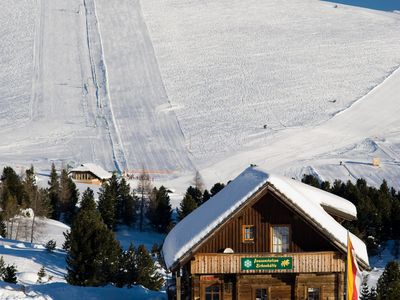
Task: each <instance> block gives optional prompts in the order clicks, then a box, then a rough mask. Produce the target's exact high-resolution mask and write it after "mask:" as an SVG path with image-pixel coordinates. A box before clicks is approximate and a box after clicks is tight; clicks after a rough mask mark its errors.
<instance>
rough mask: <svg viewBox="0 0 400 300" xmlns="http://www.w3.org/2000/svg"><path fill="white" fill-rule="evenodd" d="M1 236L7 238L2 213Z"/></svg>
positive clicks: (0, 222)
mask: <svg viewBox="0 0 400 300" xmlns="http://www.w3.org/2000/svg"><path fill="white" fill-rule="evenodd" d="M0 236H1V237H3V238H5V237H7V227H6V223H5V222H4V219H3V214H2V213H0Z"/></svg>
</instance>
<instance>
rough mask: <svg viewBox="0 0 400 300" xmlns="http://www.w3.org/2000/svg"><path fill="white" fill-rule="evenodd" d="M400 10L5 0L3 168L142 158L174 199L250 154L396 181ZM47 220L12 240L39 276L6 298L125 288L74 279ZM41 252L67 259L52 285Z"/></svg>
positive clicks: (288, 166)
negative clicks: (32, 233)
mask: <svg viewBox="0 0 400 300" xmlns="http://www.w3.org/2000/svg"><path fill="white" fill-rule="evenodd" d="M399 12H400V4H399V3H398V1H395V0H384V1H372V0H366V1H358V0H340V1H339V0H338V1H332V2H328V1H317V0H303V1H300V0H285V1H277V0H273V1H268V2H266V1H262V0H249V1H239V0H230V1H227V0H218V1H209V0H205V1H185V0H146V1H139V0H120V1H107V0H68V1H67V0H21V1H12V0H3V1H2V9H1V10H0V38H1V41H2V42H1V43H0V137H1V138H0V167H3V166H6V165H10V166H13V167H14V168H16V170H17V171H20V170H23V169H24V168H28V167H29V166H30V165H31V164H33V165H34V166H35V169H36V170H38V171H39V173H42V174H43V173H46V172H47V170H48V169H49V168H50V164H51V162H55V163H56V165H57V166H58V167H60V166H61V165H62V164H64V165H67V164H69V165H71V166H77V165H79V164H81V163H86V162H92V163H96V164H99V165H101V166H102V167H104V168H105V169H107V170H110V171H113V170H115V171H120V172H122V171H128V172H133V173H135V172H137V171H138V170H141V169H143V168H144V169H146V170H149V171H151V172H152V174H154V176H156V177H157V179H156V183H155V184H156V185H160V184H165V185H166V186H167V187H168V188H170V189H172V190H174V191H175V193H176V194H175V196H176V199H177V200H175V201H174V202H173V205H174V206H175V207H176V206H178V205H179V201H178V200H180V199H181V195H182V194H183V193H184V190H185V189H186V188H187V186H188V185H189V184H191V183H192V180H193V176H194V173H195V171H196V170H198V171H199V172H200V174H201V175H202V178H203V180H204V182H205V186H206V187H207V188H209V187H211V186H212V184H214V183H215V182H227V181H228V180H231V179H233V178H234V177H236V176H237V175H238V174H239V173H240V172H241V171H242V170H244V169H245V168H246V167H248V166H249V165H250V164H256V165H259V166H261V167H263V168H265V169H266V170H269V171H271V172H273V173H275V174H278V175H285V176H287V177H294V178H297V179H300V178H301V177H302V175H303V174H304V173H308V174H314V175H316V176H318V177H319V178H320V179H321V180H329V181H333V180H335V179H341V180H343V181H347V180H352V181H355V180H356V179H357V178H360V177H362V178H365V179H366V180H367V182H368V183H369V184H371V185H375V186H379V185H380V184H381V182H382V180H383V179H385V180H387V181H388V184H389V185H390V186H393V187H394V188H396V189H398V190H399V189H400V181H399V180H398V178H399V177H400V135H399V133H400V122H398V119H399V118H398V116H399V115H400V105H399V104H398V102H399V100H400V99H399V97H400V69H399V67H400V30H399V28H400V13H399ZM374 158H378V160H379V162H380V163H379V166H374V165H373V164H372V160H373V159H374ZM41 180H42V182H44V183H45V182H46V181H47V178H46V177H45V178H41ZM53 225H54V224H53V223H52V225H51V226H50V227H54V228H57V226H56V225H54V226H53ZM61 226H62V225H61ZM47 231H48V232H49V234H48V236H46V239H44V240H43V241H42V242H41V243H38V245H39V246H35V245H36V244H32V245H31V244H29V243H21V242H19V241H7V242H5V241H3V242H4V243H5V245H6V246H7V245H8V246H7V247H6V246H4V249H3V248H0V250H1V251H0V252H1V254H6V255H9V257H8V258H7V259H6V262H7V263H8V262H10V261H11V260H12V259H16V260H18V259H20V258H21V259H22V260H20V261H19V263H18V266H19V265H25V266H26V269H25V271H24V269H21V272H22V273H21V274H20V278H21V279H23V278H25V280H27V281H26V283H28V281H29V280H30V281H29V283H28V286H29V291H24V290H23V289H25V288H24V287H23V286H22V285H21V286H19V287H15V286H12V287H10V286H9V285H7V284H4V285H3V284H2V286H1V288H0V298H2V299H3V298H4V299H24V297H27V295H29V297H30V298H32V299H49V297H50V298H52V299H63V298H62V297H67V296H66V295H72V296H68V298H69V299H71V297H72V298H73V295H79V297H86V296H87V297H91V296H93V297H94V298H96V297H97V298H101V296H106V295H114V294H113V293H115V290H118V289H114V288H112V287H105V288H99V289H84V288H77V287H70V286H67V285H66V284H65V282H64V279H63V276H64V274H65V272H66V270H65V261H64V256H63V255H64V254H57V253H56V254H54V255H55V257H56V258H54V261H52V259H53V258H48V254H47V253H46V250H45V249H42V248H41V247H42V246H40V245H42V244H43V243H45V242H46V241H47V240H48V239H49V238H50V237H51V236H53V233H54V232H52V229H49V230H46V232H47ZM57 236H58V237H61V236H60V234H58V235H57ZM56 238H57V237H56ZM153 238H154V240H157V241H158V240H159V239H160V237H157V238H155V237H154V236H147V237H143V236H140V237H138V236H137V235H136V236H135V238H134V242H135V241H136V239H138V240H142V239H144V240H145V242H146V243H148V244H149V245H151V244H152V242H153ZM119 239H120V241H121V242H122V243H123V244H124V245H127V244H128V243H129V240H130V239H131V235H130V233H129V230H125V231H123V234H121V235H120V236H119ZM388 248H390V247H388ZM388 251H389V250H388ZM6 252H7V253H6ZM33 252H35V255H38V257H36V256H30V254H31V253H33ZM389 256H390V255H387V257H386V256H385V258H384V259H383V261H382V260H379V259H371V265H372V266H377V267H380V268H382V267H384V265H385V262H386V261H387V260H389V258H390V257H389ZM40 257H42V258H43V259H44V258H45V259H46V261H48V262H49V263H51V264H52V265H54V266H55V268H56V269H57V268H58V269H60V270H61V269H63V270H62V271H60V270H58V271H57V272H59V274H58V275H57V274H56V272H53V273H52V272H51V271H50V273H51V274H52V275H54V274H55V275H54V278H58V280H55V282H54V283H51V284H45V285H42V286H40V285H35V284H34V282H35V281H36V277H35V276H36V273H37V271H38V270H39V268H40V266H41V262H40ZM23 258H24V259H23ZM390 259H391V258H390ZM30 261H31V262H32V264H33V265H30V263H29V262H30ZM381 270H382V269H378V270H376V272H375V273H372V274H371V276H370V280H372V283H371V282H370V284H371V285H373V284H374V282H375V281H376V280H377V278H378V275H379V274H380V272H381ZM25 272H27V273H29V274H25V275H24V273H25ZM30 273H32V274H30ZM57 276H58V277H57ZM26 278H28V279H26ZM29 278H30V279H29ZM23 280H24V279H23ZM119 293H121V295H120V296H121V297H120V298H126V297H131V296H132V295H135V296H137V295H140V296H139V298H140V299H157V298H158V297H161V298H163V297H164V295H163V294H159V293H152V292H150V291H147V290H145V289H143V288H140V287H138V288H137V289H134V290H119ZM100 295H101V296H100ZM116 295H117V294H116ZM110 297H111V296H110Z"/></svg>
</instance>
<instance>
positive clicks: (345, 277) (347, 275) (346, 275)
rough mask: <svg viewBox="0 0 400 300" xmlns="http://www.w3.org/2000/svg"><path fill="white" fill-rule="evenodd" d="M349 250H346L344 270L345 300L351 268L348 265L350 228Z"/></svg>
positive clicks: (345, 299) (345, 298)
mask: <svg viewBox="0 0 400 300" xmlns="http://www.w3.org/2000/svg"><path fill="white" fill-rule="evenodd" d="M346 246H347V252H346V268H345V271H344V287H345V288H344V300H347V294H348V289H349V284H348V281H349V278H348V277H349V274H348V272H349V270H348V265H349V230H347V245H346Z"/></svg>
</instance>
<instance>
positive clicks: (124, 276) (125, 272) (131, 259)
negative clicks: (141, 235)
mask: <svg viewBox="0 0 400 300" xmlns="http://www.w3.org/2000/svg"><path fill="white" fill-rule="evenodd" d="M137 278H138V270H137V259H136V249H135V247H134V246H133V244H132V243H131V244H130V245H129V247H128V250H126V251H123V253H122V254H121V258H120V260H119V269H118V272H117V275H116V278H115V280H114V283H115V284H116V286H117V287H123V286H125V285H127V286H128V287H131V286H132V285H134V284H137Z"/></svg>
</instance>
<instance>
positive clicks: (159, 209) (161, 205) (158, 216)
mask: <svg viewBox="0 0 400 300" xmlns="http://www.w3.org/2000/svg"><path fill="white" fill-rule="evenodd" d="M148 218H149V220H150V223H151V224H152V226H153V227H154V228H155V229H156V230H157V231H158V232H167V231H168V230H167V229H168V228H170V227H171V225H172V208H171V203H170V199H169V195H168V190H167V189H166V188H165V187H164V186H161V187H160V188H159V189H157V188H154V189H153V193H152V197H151V198H150V205H149V210H148Z"/></svg>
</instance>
